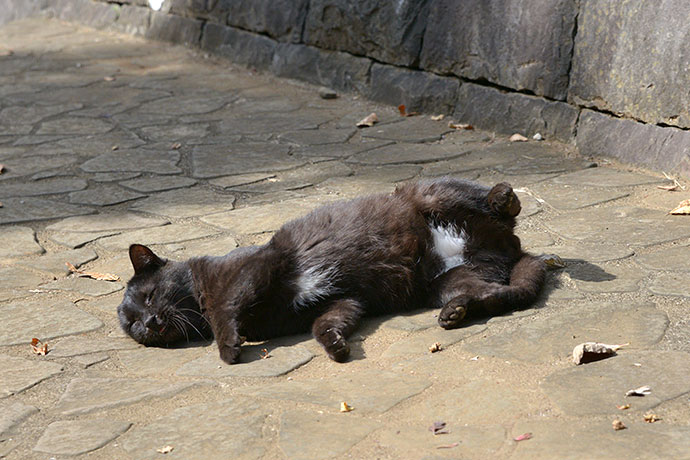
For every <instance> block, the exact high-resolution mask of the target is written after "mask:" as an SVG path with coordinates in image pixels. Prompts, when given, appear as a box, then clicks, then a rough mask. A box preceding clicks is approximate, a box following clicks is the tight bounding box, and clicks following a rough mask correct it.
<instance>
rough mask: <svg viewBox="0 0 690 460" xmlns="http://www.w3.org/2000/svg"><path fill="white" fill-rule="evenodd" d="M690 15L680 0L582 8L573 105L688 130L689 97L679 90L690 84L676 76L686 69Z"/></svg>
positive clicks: (684, 77) (689, 60) (685, 76)
mask: <svg viewBox="0 0 690 460" xmlns="http://www.w3.org/2000/svg"><path fill="white" fill-rule="evenodd" d="M689 14H690V6H688V4H687V3H685V2H683V1H682V0H666V1H664V2H662V3H660V4H655V5H653V4H651V3H649V2H645V1H643V0H634V1H632V2H628V3H626V4H625V5H623V4H618V3H598V2H595V3H590V2H587V3H585V4H582V5H581V6H580V15H579V17H578V32H577V37H576V43H575V52H574V55H573V68H572V73H571V80H570V93H569V96H570V98H571V99H572V101H573V103H576V104H580V105H584V106H589V107H596V108H598V109H600V110H605V111H609V112H614V113H616V114H620V115H625V116H627V117H631V118H635V119H638V120H643V121H645V122H648V123H652V124H658V123H663V124H666V125H673V126H680V127H684V128H689V127H690V111H689V109H688V107H690V95H688V94H687V92H683V91H678V88H683V87H687V86H688V85H690V77H689V76H688V74H687V72H679V71H678V69H682V68H687V67H688V65H690V54H688V53H687V50H686V49H685V43H686V41H687V36H688V34H689V33H690V26H689V25H688V23H687V21H685V18H686V17H687V16H688V15H689ZM603 30H605V31H606V33H602V31H603ZM640 62H644V65H640ZM621 139H624V137H621ZM639 139H643V137H642V136H640V137H639ZM631 145H632V144H631ZM621 151H623V150H621Z"/></svg>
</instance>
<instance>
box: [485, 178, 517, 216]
mask: <svg viewBox="0 0 690 460" xmlns="http://www.w3.org/2000/svg"><path fill="white" fill-rule="evenodd" d="M487 201H488V202H489V206H490V207H491V209H493V210H494V212H496V213H497V214H499V215H502V216H507V217H515V216H517V215H518V214H520V210H521V209H522V207H521V206H520V200H519V199H518V197H517V195H516V194H515V192H514V191H513V188H512V187H511V186H510V184H508V183H507V182H501V183H499V184H496V185H494V186H493V188H492V189H491V190H490V191H489V195H488V196H487Z"/></svg>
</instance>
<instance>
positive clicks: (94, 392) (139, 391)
mask: <svg viewBox="0 0 690 460" xmlns="http://www.w3.org/2000/svg"><path fill="white" fill-rule="evenodd" d="M194 385H196V384H195V383H169V382H161V381H157V380H132V379H112V378H75V379H72V381H71V382H70V383H69V385H67V389H65V392H64V393H63V394H62V396H61V397H60V400H59V401H58V402H57V404H56V405H55V410H57V411H59V412H61V413H62V415H80V414H87V413H89V412H94V411H97V410H101V409H108V408H113V407H120V406H125V405H129V404H134V403H136V402H139V401H143V400H147V399H153V398H167V397H171V396H174V395H176V394H178V393H181V392H182V391H184V390H186V389H187V388H190V387H192V386H194Z"/></svg>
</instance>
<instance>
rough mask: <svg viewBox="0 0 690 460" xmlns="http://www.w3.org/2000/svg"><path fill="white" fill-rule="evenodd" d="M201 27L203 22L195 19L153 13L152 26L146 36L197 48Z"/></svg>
mask: <svg viewBox="0 0 690 460" xmlns="http://www.w3.org/2000/svg"><path fill="white" fill-rule="evenodd" d="M201 25H202V23H201V21H197V20H195V19H189V18H181V17H179V16H173V15H168V14H164V13H160V12H153V13H151V25H150V26H149V28H148V30H147V31H146V35H145V36H146V38H153V39H155V40H163V41H168V42H172V43H177V44H180V45H187V46H196V45H197V44H198V43H199V38H200V37H201Z"/></svg>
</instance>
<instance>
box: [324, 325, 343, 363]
mask: <svg viewBox="0 0 690 460" xmlns="http://www.w3.org/2000/svg"><path fill="white" fill-rule="evenodd" d="M317 339H318V341H319V342H320V343H321V345H323V348H324V349H325V350H326V353H328V357H329V358H331V359H332V360H333V361H336V362H338V363H342V362H345V361H347V358H348V357H349V356H350V345H349V344H348V343H347V340H345V337H343V335H342V334H341V333H340V332H338V331H337V330H335V329H326V330H325V331H324V332H323V333H322V334H319V336H318V337H317Z"/></svg>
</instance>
